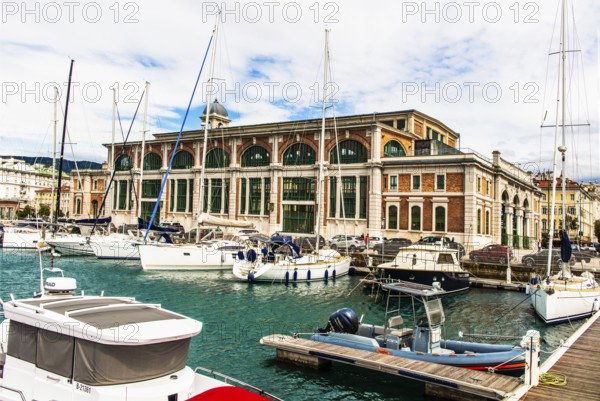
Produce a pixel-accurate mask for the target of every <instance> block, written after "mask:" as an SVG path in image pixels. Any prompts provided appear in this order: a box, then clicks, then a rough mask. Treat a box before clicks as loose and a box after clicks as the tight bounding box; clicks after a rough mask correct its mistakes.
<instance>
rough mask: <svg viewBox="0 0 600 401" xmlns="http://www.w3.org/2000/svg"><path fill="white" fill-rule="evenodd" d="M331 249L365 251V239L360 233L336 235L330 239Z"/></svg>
mask: <svg viewBox="0 0 600 401" xmlns="http://www.w3.org/2000/svg"><path fill="white" fill-rule="evenodd" d="M329 246H330V247H331V249H340V250H348V251H349V252H356V251H364V250H365V248H366V246H365V241H364V240H363V239H362V238H361V237H359V236H358V235H344V234H340V235H336V236H335V237H333V238H331V239H330V240H329Z"/></svg>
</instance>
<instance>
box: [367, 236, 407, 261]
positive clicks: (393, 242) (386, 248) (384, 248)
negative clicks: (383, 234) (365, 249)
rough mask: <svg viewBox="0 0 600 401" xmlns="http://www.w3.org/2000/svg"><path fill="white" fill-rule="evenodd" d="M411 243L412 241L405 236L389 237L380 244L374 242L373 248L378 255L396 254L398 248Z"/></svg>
mask: <svg viewBox="0 0 600 401" xmlns="http://www.w3.org/2000/svg"><path fill="white" fill-rule="evenodd" d="M410 245H412V241H411V240H409V239H407V238H390V239H388V240H385V241H384V242H383V243H382V244H375V245H374V246H373V250H374V251H375V252H377V253H378V254H379V255H384V254H385V255H386V256H392V257H393V256H396V254H397V253H398V251H399V250H400V248H406V247H407V246H410Z"/></svg>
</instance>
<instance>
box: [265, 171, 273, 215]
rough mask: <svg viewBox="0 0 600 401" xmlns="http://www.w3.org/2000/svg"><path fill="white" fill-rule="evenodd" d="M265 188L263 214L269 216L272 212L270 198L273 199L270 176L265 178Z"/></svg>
mask: <svg viewBox="0 0 600 401" xmlns="http://www.w3.org/2000/svg"><path fill="white" fill-rule="evenodd" d="M263 190H264V192H263V193H264V195H263V200H264V204H263V214H264V215H265V216H268V215H269V214H270V210H269V203H270V199H271V179H270V178H264V186H263Z"/></svg>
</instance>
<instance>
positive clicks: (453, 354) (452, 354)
mask: <svg viewBox="0 0 600 401" xmlns="http://www.w3.org/2000/svg"><path fill="white" fill-rule="evenodd" d="M448 356H457V355H456V354H455V353H451V354H448Z"/></svg>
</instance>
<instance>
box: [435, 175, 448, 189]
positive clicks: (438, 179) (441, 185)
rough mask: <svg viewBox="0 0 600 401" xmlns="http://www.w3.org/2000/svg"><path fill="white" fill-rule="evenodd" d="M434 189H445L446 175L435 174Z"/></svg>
mask: <svg viewBox="0 0 600 401" xmlns="http://www.w3.org/2000/svg"><path fill="white" fill-rule="evenodd" d="M435 189H436V190H437V191H443V190H445V189H446V176H445V175H443V174H438V175H436V176H435Z"/></svg>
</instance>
